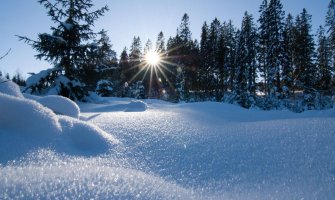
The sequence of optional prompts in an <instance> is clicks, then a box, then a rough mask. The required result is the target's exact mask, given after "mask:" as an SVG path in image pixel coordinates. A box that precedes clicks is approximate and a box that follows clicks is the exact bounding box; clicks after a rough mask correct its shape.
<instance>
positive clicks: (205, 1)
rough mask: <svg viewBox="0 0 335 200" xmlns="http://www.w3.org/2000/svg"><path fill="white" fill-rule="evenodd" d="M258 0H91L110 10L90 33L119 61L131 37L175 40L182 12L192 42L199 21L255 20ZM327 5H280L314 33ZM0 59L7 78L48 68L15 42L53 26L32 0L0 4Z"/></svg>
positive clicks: (292, 1) (303, 0)
mask: <svg viewBox="0 0 335 200" xmlns="http://www.w3.org/2000/svg"><path fill="white" fill-rule="evenodd" d="M261 2H262V0H142V1H139V0H95V1H94V3H95V4H96V8H98V7H101V6H103V5H105V4H107V5H108V6H109V8H110V11H109V12H108V13H106V14H105V16H103V17H101V18H100V19H99V20H98V21H97V23H96V25H95V28H94V29H95V30H96V31H99V30H101V29H105V30H108V35H109V36H110V39H111V43H112V44H113V49H114V50H116V52H117V54H118V56H119V55H120V52H121V50H122V49H123V48H124V47H125V46H127V47H129V46H130V44H131V41H132V38H133V37H134V36H135V35H136V36H140V38H141V41H142V45H143V46H144V44H145V42H146V41H147V40H148V39H151V40H152V42H155V41H156V38H157V35H158V33H159V32H160V31H163V33H164V34H165V38H166V39H167V38H168V37H169V36H174V35H175V33H176V29H177V27H178V26H179V24H180V21H181V17H182V15H183V14H184V13H188V14H189V16H190V22H191V25H190V28H191V31H192V36H193V38H196V39H199V37H200V31H201V26H202V24H203V23H204V21H207V22H211V21H212V20H213V19H214V18H215V17H217V18H218V19H219V20H221V21H227V20H229V19H232V20H233V23H234V25H235V26H237V27H239V26H240V23H241V20H242V17H243V14H244V12H245V11H248V12H249V13H251V14H253V15H254V18H255V21H256V20H257V19H258V16H259V13H258V9H259V5H260V4H261ZM328 2H329V0H282V3H283V6H284V10H285V12H286V14H287V13H292V14H293V15H297V14H299V13H300V12H301V11H302V9H303V8H306V9H307V11H308V12H309V13H310V14H312V16H313V18H312V21H313V29H314V30H316V29H317V27H318V26H319V25H323V24H324V19H325V15H326V12H327V6H328ZM0 5H1V6H0V26H1V29H0V38H1V45H0V56H1V55H3V54H4V53H6V51H7V50H8V49H10V48H11V49H12V50H11V52H10V54H9V55H8V56H6V57H5V58H4V59H2V60H0V70H1V71H2V72H6V73H7V72H8V73H10V74H11V75H12V74H14V73H15V72H16V71H19V72H20V73H21V74H23V75H24V76H25V77H28V76H29V75H27V73H28V72H38V71H40V70H43V69H46V68H50V67H51V66H50V64H48V63H46V62H44V61H39V60H36V59H35V57H34V55H35V54H36V52H35V51H34V50H33V49H32V48H31V47H30V46H28V45H27V44H24V43H23V42H20V41H18V39H17V37H15V35H22V36H28V37H30V38H32V39H36V38H37V34H38V33H44V32H46V33H51V32H50V29H49V28H50V26H51V25H52V22H51V21H50V19H49V17H48V16H47V15H46V10H45V9H44V7H43V6H42V5H40V4H38V3H37V0H24V1H22V0H1V4H0Z"/></svg>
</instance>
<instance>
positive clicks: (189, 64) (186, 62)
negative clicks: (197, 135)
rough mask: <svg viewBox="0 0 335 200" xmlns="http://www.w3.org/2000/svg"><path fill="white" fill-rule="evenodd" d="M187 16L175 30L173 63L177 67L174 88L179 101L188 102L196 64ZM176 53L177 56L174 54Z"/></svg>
mask: <svg viewBox="0 0 335 200" xmlns="http://www.w3.org/2000/svg"><path fill="white" fill-rule="evenodd" d="M189 26H190V22H189V16H188V15H187V14H186V13H185V14H184V15H183V17H182V20H181V23H180V25H179V29H177V36H176V37H175V38H174V45H175V46H176V48H178V50H177V49H176V48H175V50H174V51H175V52H174V53H173V54H175V55H178V58H176V59H175V62H176V64H177V66H178V70H177V77H176V81H177V82H176V88H177V90H178V93H179V95H178V96H179V98H180V100H183V101H188V100H189V98H190V96H189V95H190V94H189V91H190V89H191V88H193V87H194V85H195V84H196V77H195V76H196V75H194V74H196V73H195V72H196V63H195V59H194V58H195V57H194V56H192V51H193V50H192V49H194V48H195V45H194V42H193V41H192V38H191V36H192V33H191V31H190V28H189ZM176 53H177V54H176Z"/></svg>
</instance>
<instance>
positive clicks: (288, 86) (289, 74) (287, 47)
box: [281, 14, 295, 99]
mask: <svg viewBox="0 0 335 200" xmlns="http://www.w3.org/2000/svg"><path fill="white" fill-rule="evenodd" d="M294 32H295V27H294V21H293V17H292V15H291V14H288V15H287V18H286V21H285V25H284V31H283V49H284V52H283V57H282V58H283V59H282V75H281V77H282V91H283V98H284V99H288V98H289V97H290V96H291V92H292V91H294V88H293V85H294V77H293V72H294V67H293V66H294V65H293V55H294V51H293V50H294V45H295V44H294Z"/></svg>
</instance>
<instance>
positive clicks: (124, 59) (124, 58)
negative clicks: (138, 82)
mask: <svg viewBox="0 0 335 200" xmlns="http://www.w3.org/2000/svg"><path fill="white" fill-rule="evenodd" d="M119 67H120V69H121V80H122V81H123V83H125V82H130V80H131V78H132V75H131V73H130V69H131V67H130V64H129V56H128V53H127V48H126V47H125V48H124V49H123V51H122V52H121V56H120V61H119Z"/></svg>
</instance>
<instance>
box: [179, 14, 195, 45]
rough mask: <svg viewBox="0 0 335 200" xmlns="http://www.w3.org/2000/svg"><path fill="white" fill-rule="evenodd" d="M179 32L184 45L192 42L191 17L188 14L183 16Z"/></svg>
mask: <svg viewBox="0 0 335 200" xmlns="http://www.w3.org/2000/svg"><path fill="white" fill-rule="evenodd" d="M177 32H178V35H179V37H180V39H181V40H182V42H183V43H184V44H187V43H188V42H189V41H191V40H192V33H191V31H190V17H189V16H188V14H187V13H185V14H184V15H183V17H182V19H181V23H180V25H179V29H178V31H177Z"/></svg>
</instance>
